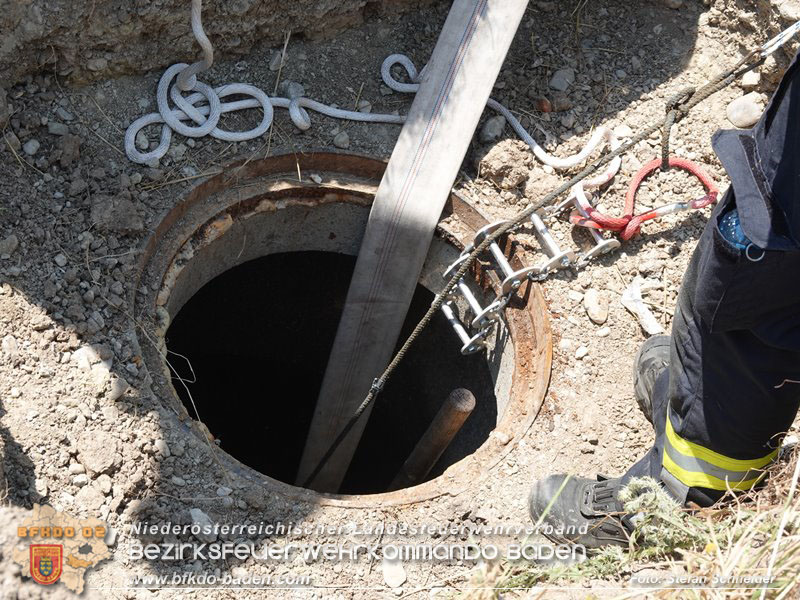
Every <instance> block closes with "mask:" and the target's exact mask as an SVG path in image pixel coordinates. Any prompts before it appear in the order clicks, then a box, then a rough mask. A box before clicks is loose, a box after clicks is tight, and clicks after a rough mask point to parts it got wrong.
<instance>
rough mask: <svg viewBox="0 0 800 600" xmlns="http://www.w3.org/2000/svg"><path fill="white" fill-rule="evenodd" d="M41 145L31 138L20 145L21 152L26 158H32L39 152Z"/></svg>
mask: <svg viewBox="0 0 800 600" xmlns="http://www.w3.org/2000/svg"><path fill="white" fill-rule="evenodd" d="M40 147H41V144H40V143H39V140H37V139H36V138H31V139H29V140H28V141H27V142H25V143H24V144H23V145H22V151H23V152H24V153H25V154H27V155H28V156H33V155H34V154H36V153H37V152H38V151H39V148H40Z"/></svg>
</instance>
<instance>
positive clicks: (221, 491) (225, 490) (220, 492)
mask: <svg viewBox="0 0 800 600" xmlns="http://www.w3.org/2000/svg"><path fill="white" fill-rule="evenodd" d="M232 491H233V490H232V489H231V488H229V487H225V486H220V487H218V488H217V496H219V497H220V498H222V497H223V496H230V495H231V492H232Z"/></svg>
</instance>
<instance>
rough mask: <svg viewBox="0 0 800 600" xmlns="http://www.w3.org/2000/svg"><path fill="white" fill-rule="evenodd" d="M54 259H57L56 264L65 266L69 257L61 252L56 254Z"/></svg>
mask: <svg viewBox="0 0 800 600" xmlns="http://www.w3.org/2000/svg"><path fill="white" fill-rule="evenodd" d="M53 260H54V261H55V263H56V264H57V265H58V266H59V267H63V266H64V265H66V264H67V257H66V256H64V255H63V254H61V253H59V254H56V256H55V258H54V259H53Z"/></svg>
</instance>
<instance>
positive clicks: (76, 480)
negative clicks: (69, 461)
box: [72, 473, 89, 487]
mask: <svg viewBox="0 0 800 600" xmlns="http://www.w3.org/2000/svg"><path fill="white" fill-rule="evenodd" d="M87 483H89V478H88V477H87V476H86V474H85V473H78V474H77V475H75V477H73V478H72V484H73V485H76V486H78V487H83V486H85V485H86V484H87Z"/></svg>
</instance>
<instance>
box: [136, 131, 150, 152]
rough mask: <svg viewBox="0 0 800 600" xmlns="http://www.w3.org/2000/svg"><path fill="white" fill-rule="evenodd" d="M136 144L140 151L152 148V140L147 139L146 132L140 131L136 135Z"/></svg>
mask: <svg viewBox="0 0 800 600" xmlns="http://www.w3.org/2000/svg"><path fill="white" fill-rule="evenodd" d="M135 144H136V148H137V149H138V150H147V149H148V148H150V140H148V139H147V134H146V133H145V132H144V131H142V130H139V133H137V134H136V140H135Z"/></svg>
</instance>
